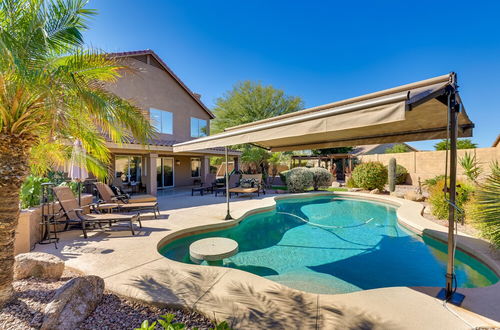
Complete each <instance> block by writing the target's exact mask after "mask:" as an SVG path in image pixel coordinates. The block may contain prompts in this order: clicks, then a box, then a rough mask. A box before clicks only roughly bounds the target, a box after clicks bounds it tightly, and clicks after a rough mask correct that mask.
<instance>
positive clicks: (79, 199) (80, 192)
mask: <svg viewBox="0 0 500 330" xmlns="http://www.w3.org/2000/svg"><path fill="white" fill-rule="evenodd" d="M80 185H81V183H80V180H78V181H77V185H76V187H77V189H78V206H82V188H81V186H80Z"/></svg>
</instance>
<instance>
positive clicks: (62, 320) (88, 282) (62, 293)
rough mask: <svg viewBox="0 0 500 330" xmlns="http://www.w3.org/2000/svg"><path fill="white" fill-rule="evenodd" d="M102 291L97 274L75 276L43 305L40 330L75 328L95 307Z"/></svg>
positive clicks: (101, 280)
mask: <svg viewBox="0 0 500 330" xmlns="http://www.w3.org/2000/svg"><path fill="white" fill-rule="evenodd" d="M103 292H104V280H103V279H102V278H100V277H99V276H93V275H91V276H83V277H76V278H73V279H71V280H69V281H68V282H66V284H64V285H63V286H62V287H60V288H59V289H58V290H57V291H56V293H55V295H54V297H53V298H52V300H51V302H50V303H49V304H48V305H47V307H45V317H44V319H43V324H42V327H41V329H42V330H49V329H51V330H54V329H61V330H63V329H64V330H66V329H75V328H76V327H77V326H78V324H80V323H81V322H82V321H83V320H85V319H86V318H87V317H88V316H89V315H90V314H91V313H92V312H93V311H94V309H95V308H96V307H97V305H98V304H99V302H100V301H101V298H102V295H103Z"/></svg>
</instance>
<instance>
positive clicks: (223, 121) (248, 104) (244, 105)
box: [211, 81, 304, 133]
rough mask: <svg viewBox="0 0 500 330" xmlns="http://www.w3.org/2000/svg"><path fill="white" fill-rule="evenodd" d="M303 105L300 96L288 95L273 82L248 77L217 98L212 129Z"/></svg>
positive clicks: (295, 109)
mask: <svg viewBox="0 0 500 330" xmlns="http://www.w3.org/2000/svg"><path fill="white" fill-rule="evenodd" d="M303 106H304V103H303V102H302V99H301V98H300V97H297V96H289V95H286V94H285V92H284V91H283V90H280V89H276V88H274V87H273V86H263V85H262V84H261V83H255V82H252V81H244V82H241V83H238V84H236V85H235V86H234V87H233V89H232V90H230V91H229V92H227V93H225V94H224V96H222V97H220V98H218V99H217V101H216V104H215V108H214V109H213V112H214V114H215V117H216V118H215V119H214V120H213V121H212V122H211V130H212V132H213V133H218V132H222V131H223V130H224V129H225V128H228V127H232V126H237V125H242V124H246V123H251V122H254V121H256V120H261V119H267V118H271V117H275V116H279V115H284V114H287V113H290V112H295V111H297V110H300V109H302V108H303Z"/></svg>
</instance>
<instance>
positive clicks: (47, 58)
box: [0, 0, 154, 306]
mask: <svg viewBox="0 0 500 330" xmlns="http://www.w3.org/2000/svg"><path fill="white" fill-rule="evenodd" d="M85 6H86V1H84V0H57V1H49V0H47V1H45V0H0V306H2V305H4V304H5V303H6V302H8V301H9V300H10V299H11V298H12V296H13V289H12V275H13V264H14V253H13V251H14V230H15V228H16V226H17V221H18V215H19V192H20V187H21V184H22V183H23V181H24V179H25V178H26V176H27V175H28V174H29V172H30V166H31V167H32V168H34V169H37V170H39V171H43V170H44V169H46V167H47V166H50V164H51V163H52V161H53V160H57V159H61V158H64V157H65V155H67V154H68V153H70V150H68V148H71V145H72V144H71V142H70V141H73V140H74V139H79V140H80V141H81V142H82V145H83V147H84V148H85V149H86V150H87V151H88V154H89V156H88V157H87V159H86V164H87V167H88V169H89V170H90V171H92V172H94V173H95V174H97V175H98V176H103V175H106V166H105V165H106V164H107V163H108V162H109V150H108V149H107V147H106V138H105V136H106V137H107V138H109V139H111V140H112V141H113V142H119V143H120V142H124V141H127V139H129V138H131V137H135V138H136V139H138V140H139V141H141V142H143V143H144V142H145V141H147V140H148V139H149V138H150V137H152V135H153V134H154V129H153V128H152V127H151V125H150V124H149V122H148V120H147V119H146V118H145V117H144V116H143V114H142V112H141V110H140V109H139V108H137V107H135V106H134V105H132V104H131V103H129V102H128V101H126V100H123V99H121V98H119V97H117V96H116V95H114V94H112V93H110V92H108V91H106V89H105V88H104V87H105V85H106V84H108V83H113V82H114V81H115V80H116V79H117V78H118V77H119V76H120V70H123V69H126V68H124V67H123V66H121V65H120V64H119V63H118V62H117V61H116V60H115V59H113V58H110V57H109V56H106V55H105V54H103V53H100V52H98V51H94V50H85V49H83V45H84V44H83V37H82V30H84V29H86V28H87V19H89V18H90V17H91V16H93V15H94V14H95V11H93V10H90V9H86V8H85ZM54 155H55V156H54ZM40 162H42V163H40Z"/></svg>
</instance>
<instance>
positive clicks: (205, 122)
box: [107, 50, 238, 194]
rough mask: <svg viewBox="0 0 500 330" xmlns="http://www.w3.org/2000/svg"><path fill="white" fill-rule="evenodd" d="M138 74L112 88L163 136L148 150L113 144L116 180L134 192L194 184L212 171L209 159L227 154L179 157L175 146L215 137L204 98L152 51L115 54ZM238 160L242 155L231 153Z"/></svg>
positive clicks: (210, 152) (125, 74)
mask: <svg viewBox="0 0 500 330" xmlns="http://www.w3.org/2000/svg"><path fill="white" fill-rule="evenodd" d="M110 55H111V56H114V57H116V58H118V59H119V60H120V61H123V63H124V64H125V65H126V66H127V67H130V68H132V69H133V70H124V71H123V72H122V77H121V78H120V79H118V81H117V82H116V83H115V84H113V85H109V86H108V87H107V88H108V89H109V90H110V91H111V92H113V93H115V94H116V95H118V96H120V97H122V98H124V99H127V100H130V101H131V102H133V103H134V104H135V105H137V106H138V107H140V108H141V109H143V110H144V113H145V115H146V116H148V117H149V119H150V120H151V123H152V124H153V125H154V126H155V127H156V129H157V131H158V135H157V136H156V138H155V139H153V140H152V141H150V143H149V145H148V146H143V145H140V144H136V143H126V144H121V145H117V144H114V143H108V147H109V148H110V150H111V152H112V156H113V159H112V171H113V177H114V180H115V182H116V180H118V179H120V180H121V181H122V182H123V183H124V184H126V185H127V184H130V183H132V184H133V186H134V187H140V186H142V187H145V188H146V191H147V192H148V193H150V194H156V193H157V190H161V189H165V188H172V187H179V186H190V185H193V184H194V183H195V182H196V181H197V180H202V179H203V178H204V176H205V174H206V173H208V171H209V157H210V156H221V155H223V153H224V150H223V149H210V150H203V151H200V152H197V153H190V154H184V153H176V154H174V153H173V151H172V145H173V144H175V143H178V142H183V141H187V140H190V139H195V138H197V137H201V136H205V135H208V134H209V133H210V120H211V119H213V118H214V115H213V114H212V112H211V111H210V110H209V109H208V108H207V107H206V106H205V105H204V104H203V102H202V101H201V99H200V95H198V94H195V93H193V92H192V91H191V90H190V89H189V88H188V87H187V86H186V85H185V84H184V83H183V82H182V81H181V80H180V79H179V77H177V76H176V75H175V74H174V73H173V72H172V70H171V69H170V68H169V67H168V66H167V65H166V64H165V63H164V62H163V61H162V60H161V59H160V58H159V57H158V55H156V54H155V53H154V52H153V51H152V50H142V51H133V52H124V53H113V54H110ZM230 155H231V156H232V157H235V160H236V161H237V156H238V154H237V153H235V152H230Z"/></svg>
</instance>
